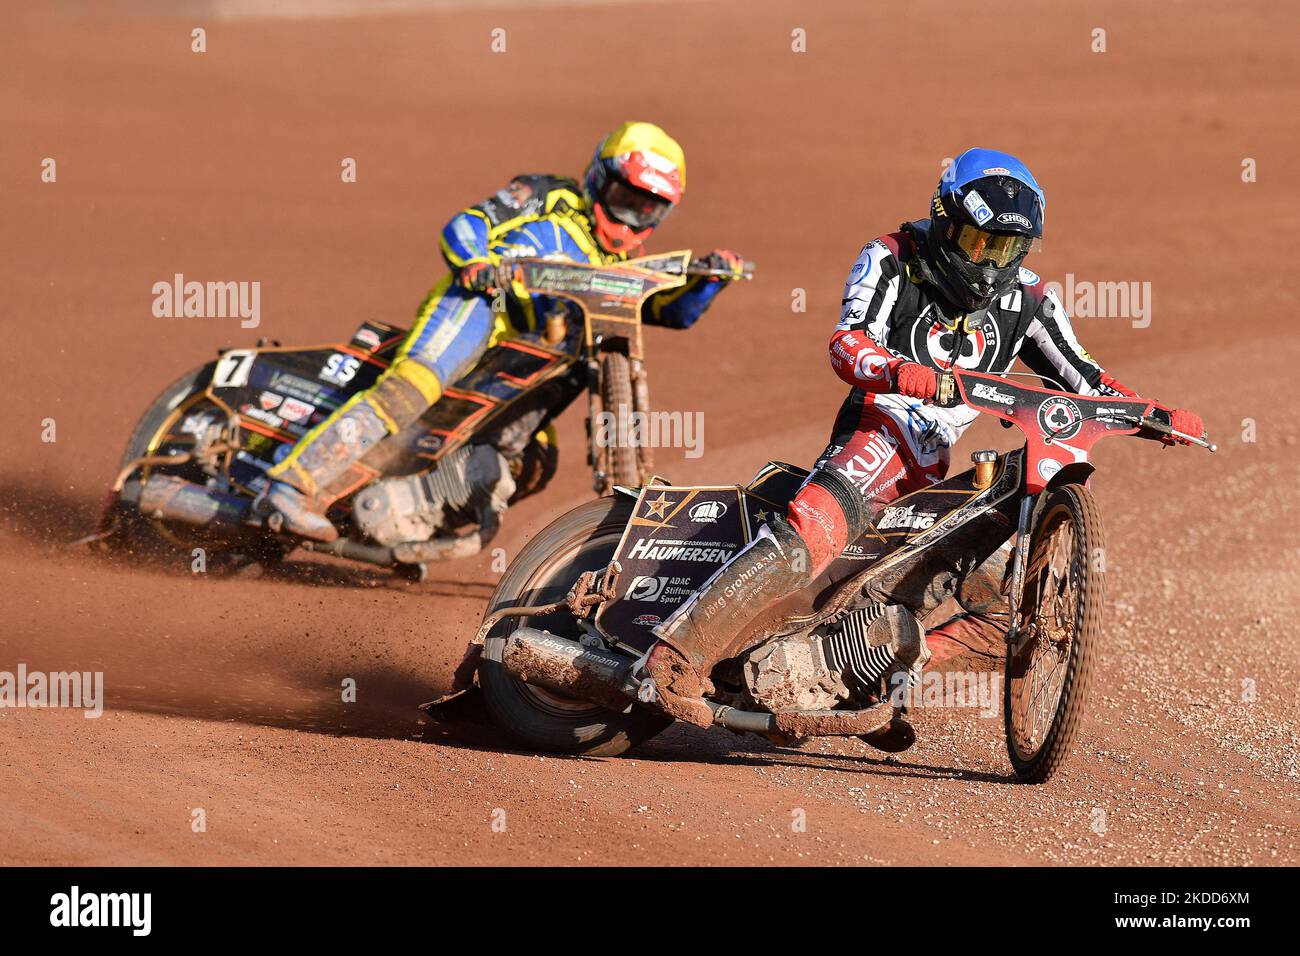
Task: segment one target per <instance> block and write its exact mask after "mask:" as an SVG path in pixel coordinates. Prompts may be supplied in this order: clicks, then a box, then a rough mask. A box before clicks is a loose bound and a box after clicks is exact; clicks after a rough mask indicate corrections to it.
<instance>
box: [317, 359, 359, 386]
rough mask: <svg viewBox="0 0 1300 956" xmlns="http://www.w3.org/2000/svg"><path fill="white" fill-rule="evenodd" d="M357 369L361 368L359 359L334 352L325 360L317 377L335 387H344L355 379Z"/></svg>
mask: <svg viewBox="0 0 1300 956" xmlns="http://www.w3.org/2000/svg"><path fill="white" fill-rule="evenodd" d="M359 368H361V359H359V358H357V357H356V356H354V355H345V354H343V353H342V352H335V353H334V354H333V355H331V356H330V357H329V358H328V359H326V361H325V367H324V368H322V369H321V370H320V372H319V373H318V376H317V377H319V378H322V379H324V380H325V381H327V382H332V383H334V384H335V385H346V384H347V383H348V382H350V381H352V380H353V379H354V378H356V377H357V370H358V369H359Z"/></svg>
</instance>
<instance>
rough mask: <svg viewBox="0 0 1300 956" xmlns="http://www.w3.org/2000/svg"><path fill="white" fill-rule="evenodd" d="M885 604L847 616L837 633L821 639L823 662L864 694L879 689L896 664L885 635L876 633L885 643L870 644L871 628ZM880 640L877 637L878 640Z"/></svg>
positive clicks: (882, 613) (878, 630) (885, 633)
mask: <svg viewBox="0 0 1300 956" xmlns="http://www.w3.org/2000/svg"><path fill="white" fill-rule="evenodd" d="M885 608H886V605H884V604H873V605H872V606H871V607H866V608H862V609H860V610H857V611H854V612H853V613H851V614H849V615H848V617H846V618H845V619H844V620H843V621H841V622H840V625H839V627H838V628H836V630H835V631H834V632H833V633H831V634H828V635H826V637H824V638H823V639H822V649H823V652H824V653H825V655H826V663H827V664H829V665H830V667H831V668H832V669H833V670H835V671H837V672H839V673H840V674H842V675H843V678H844V681H845V683H846V684H849V685H851V686H853V689H854V690H857V691H859V692H861V693H864V694H870V693H874V692H875V691H877V690H878V689H879V685H880V680H881V678H882V677H884V676H885V674H886V673H887V672H888V671H889V670H890V668H891V667H893V665H894V662H895V657H894V651H893V648H892V646H891V644H892V642H890V641H889V640H888V637H889V635H888V632H887V631H886V632H884V633H883V634H881V633H880V632H881V629H879V628H878V629H877V634H878V635H880V636H883V637H884V638H885V643H882V644H879V645H872V643H871V634H870V632H871V625H872V624H874V623H875V622H876V621H877V620H879V619H880V617H881V616H882V615H884V613H885ZM877 639H878V640H879V637H877Z"/></svg>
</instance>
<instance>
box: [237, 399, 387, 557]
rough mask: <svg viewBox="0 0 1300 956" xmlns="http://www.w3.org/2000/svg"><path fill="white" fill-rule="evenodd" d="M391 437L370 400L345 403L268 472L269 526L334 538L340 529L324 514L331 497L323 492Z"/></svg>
mask: <svg viewBox="0 0 1300 956" xmlns="http://www.w3.org/2000/svg"><path fill="white" fill-rule="evenodd" d="M387 435H388V427H387V426H386V425H385V424H384V421H383V420H382V419H381V418H380V417H379V416H378V415H377V414H375V410H374V409H373V408H372V407H371V406H370V405H369V404H367V403H366V402H364V401H361V402H357V403H356V404H354V405H345V406H344V407H343V409H342V411H341V412H340V413H338V414H336V415H334V416H333V417H332V418H330V419H329V420H327V421H326V422H325V423H324V424H323V425H321V426H320V427H319V428H318V429H316V430H315V431H314V432H312V433H311V434H308V435H307V436H306V437H305V438H303V440H302V442H301V443H300V444H299V446H298V447H297V448H296V449H294V451H293V452H292V453H291V454H290V455H289V456H288V457H287V458H285V459H284V460H283V461H281V462H280V463H279V464H277V465H276V466H275V467H274V468H272V469H271V470H270V471H269V472H267V474H268V475H269V476H270V477H271V478H272V479H273V481H272V483H271V486H270V487H269V488H268V489H267V490H266V492H265V494H264V495H263V498H262V500H263V501H264V502H265V504H264V505H263V508H264V509H266V510H269V511H270V512H271V513H272V514H271V519H270V521H269V522H268V523H269V524H270V526H271V527H272V528H274V529H275V530H277V531H283V532H288V533H290V534H295V535H299V536H301V537H304V538H310V539H312V540H313V541H323V542H329V541H333V540H335V539H336V538H337V537H338V535H339V533H338V529H337V528H335V527H334V523H333V522H332V521H330V520H329V518H327V517H325V509H326V508H328V507H329V504H330V500H331V499H330V498H329V497H328V496H327V495H325V494H323V493H325V492H327V491H328V490H329V486H330V484H331V483H332V482H334V481H335V480H337V479H338V478H339V477H340V476H342V475H343V474H344V473H346V472H347V470H348V469H349V468H351V467H352V466H353V465H354V464H355V463H356V462H357V461H358V460H360V458H361V457H362V456H363V455H364V454H365V453H366V452H367V451H369V450H370V449H371V448H373V447H374V446H375V445H376V444H378V443H379V442H380V441H382V440H383V439H384V438H385V437H387ZM277 525H278V527H277Z"/></svg>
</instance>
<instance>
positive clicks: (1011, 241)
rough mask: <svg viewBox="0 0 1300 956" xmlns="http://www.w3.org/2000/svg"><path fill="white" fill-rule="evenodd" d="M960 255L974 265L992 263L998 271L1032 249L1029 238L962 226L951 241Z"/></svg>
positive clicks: (1031, 241) (1031, 240)
mask: <svg viewBox="0 0 1300 956" xmlns="http://www.w3.org/2000/svg"><path fill="white" fill-rule="evenodd" d="M953 242H954V245H956V246H957V248H958V249H959V250H961V254H962V255H963V256H965V257H966V258H967V259H968V260H969V261H971V262H975V263H992V264H993V265H995V266H997V267H998V268H999V269H1002V268H1005V267H1006V266H1008V265H1010V264H1011V263H1012V262H1015V261H1016V259H1018V258H1019V257H1020V256H1023V255H1024V254H1025V253H1027V252H1029V250H1030V249H1032V248H1033V245H1034V239H1033V238H1032V237H1030V236H1016V235H1009V234H1007V233H997V232H986V231H984V230H983V229H981V228H980V227H979V226H962V227H960V228H959V229H958V230H957V236H956V238H955V239H954V240H953Z"/></svg>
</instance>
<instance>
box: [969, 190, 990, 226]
mask: <svg viewBox="0 0 1300 956" xmlns="http://www.w3.org/2000/svg"><path fill="white" fill-rule="evenodd" d="M962 205H963V206H965V207H966V211H967V212H968V213H970V215H971V218H972V219H974V220H975V222H976V224H978V225H981V226H982V225H984V224H985V223H986V222H988V221H989V220H990V219H992V218H993V210H992V209H990V208H989V206H988V203H986V202H985V201H984V197H983V196H981V195H980V194H979V193H978V192H977V191H976V190H974V189H972V190H971V191H970V192H968V193H967V194H966V198H965V199H963V200H962Z"/></svg>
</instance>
